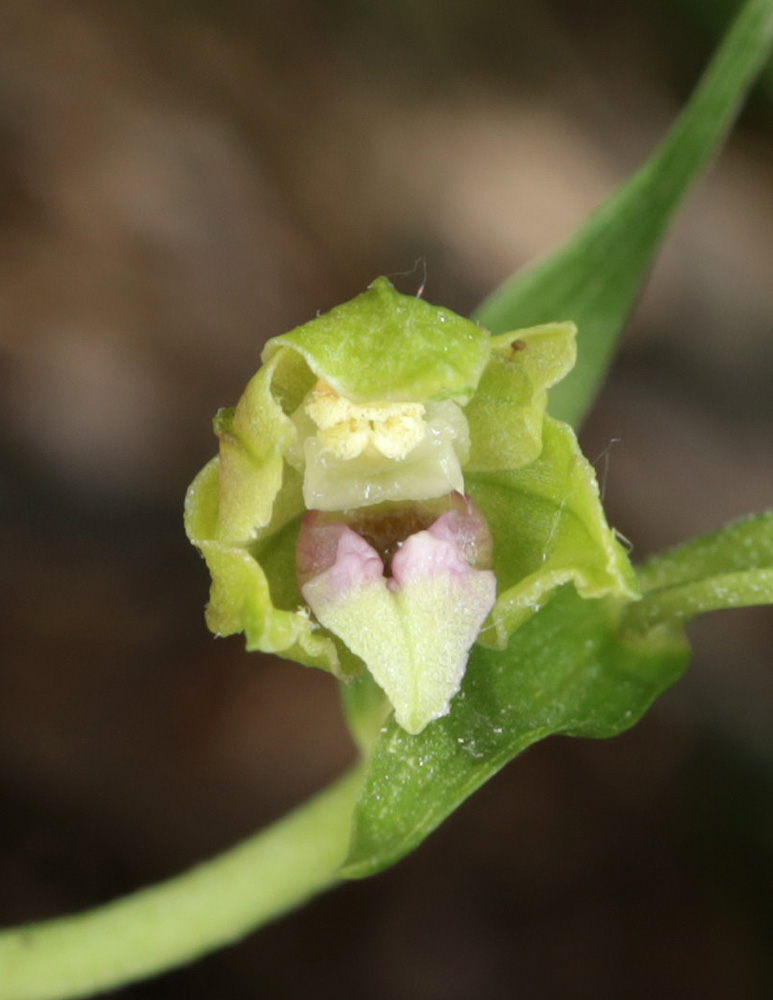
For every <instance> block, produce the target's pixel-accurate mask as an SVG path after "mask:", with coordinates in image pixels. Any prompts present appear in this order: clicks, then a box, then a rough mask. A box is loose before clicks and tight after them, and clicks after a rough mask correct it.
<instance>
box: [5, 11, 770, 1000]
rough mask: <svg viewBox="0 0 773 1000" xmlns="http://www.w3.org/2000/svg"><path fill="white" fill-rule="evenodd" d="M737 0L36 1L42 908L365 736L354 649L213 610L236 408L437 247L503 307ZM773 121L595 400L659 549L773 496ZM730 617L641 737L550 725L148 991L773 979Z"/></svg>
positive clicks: (22, 642) (755, 123) (27, 705)
mask: <svg viewBox="0 0 773 1000" xmlns="http://www.w3.org/2000/svg"><path fill="white" fill-rule="evenodd" d="M735 6H736V4H735V3H731V2H729V0H727V2H724V0H713V2H711V3H708V2H700V0H678V2H671V3H667V2H665V0H659V2H655V3H644V2H643V0H635V2H634V0H631V2H628V3H619V2H616V0H542V2H540V0H524V2H521V3H517V4H510V5H508V4H504V3H501V2H497V0H477V2H475V0H455V2H453V3H446V4H439V3H432V2H429V0H399V2H395V3H392V4H386V3H367V2H363V0H360V2H358V0H332V2H328V3H325V2H323V0H284V2H281V3H280V2H278V0H265V2H259V0H254V2H252V3H249V2H247V0H221V2H219V3H215V2H212V0H188V2H183V0H168V2H167V3H164V4H158V3H151V2H150V0H141V2H128V0H127V2H121V0H113V2H110V3H105V2H104V0H81V2H78V0H56V2H52V0H49V2H45V0H38V2H35V3H30V2H29V0H0V336H1V337H2V340H1V342H0V350H1V351H2V353H1V354H0V358H1V366H2V367H0V406H1V407H2V410H1V413H2V424H1V426H0V450H1V452H2V468H3V473H2V479H0V515H1V517H0V532H2V536H1V538H2V549H3V553H4V556H3V559H2V564H1V567H2V568H1V570H0V580H2V586H3V589H4V593H3V599H2V604H0V655H1V656H2V668H1V672H0V797H1V798H2V804H3V807H2V816H3V821H2V823H1V824H0V917H1V918H2V920H3V921H4V922H6V923H12V922H17V921H21V920H27V919H34V918H40V917H45V916H49V915H54V914H59V913H62V912H65V911H68V910H71V909H76V908H80V907H84V906H89V905H92V904H94V903H96V902H98V901H101V900H103V899H107V898H110V897H111V896H113V895H117V894H119V893H123V892H126V891H128V890H130V889H132V888H134V887H136V886H138V885H140V884H144V883H146V882H148V881H152V880H157V879H161V878H164V877H167V876H168V875H170V874H172V873H174V872H176V871H178V870H180V869H182V868H184V867H185V866H187V865H188V864H190V863H192V862H194V861H196V860H199V859H200V858H202V857H204V856H206V855H208V854H211V853H214V852H215V851H217V850H219V849H222V848H224V847H226V846H228V845H230V844H231V843H233V842H234V841H235V840H237V839H239V838H241V837H243V836H245V835H247V834H249V833H250V832H251V831H253V830H254V829H256V828H257V827H258V826H260V825H262V824H263V823H265V822H267V821H269V820H270V819H272V818H273V817H275V816H278V815H279V814H280V813H282V812H283V811H284V810H286V809H287V808H289V807H290V806H292V805H293V804H295V803H296V802H299V801H300V800H301V799H302V798H304V797H305V796H306V795H308V794H309V793H311V792H312V791H313V790H315V789H317V788H319V787H320V786H321V785H322V784H324V783H325V782H326V781H327V780H329V779H330V778H332V777H333V776H334V775H335V774H337V773H338V772H339V771H340V770H341V769H342V768H343V767H345V766H346V764H347V762H348V760H349V759H350V758H351V755H352V750H351V747H350V745H349V742H348V739H347V737H346V735H345V732H344V728H343V725H342V722H341V718H340V713H339V709H338V703H337V694H336V690H335V685H334V684H333V682H332V681H331V680H330V679H329V678H328V677H326V676H324V675H323V674H322V673H320V672H316V671H312V670H307V669H304V668H301V667H298V666H296V665H293V664H288V663H285V662H279V661H272V660H269V659H267V658H266V659H262V658H260V657H258V656H255V655H252V656H247V655H246V654H245V653H244V652H243V650H242V647H241V643H240V641H239V640H238V639H234V640H222V641H214V640H212V639H211V637H210V636H209V635H208V634H207V633H206V631H205V629H204V625H203V619H202V607H203V604H204V601H205V598H206V590H207V580H206V576H205V571H204V567H203V564H202V563H201V561H200V560H199V559H198V557H197V556H196V554H195V553H194V552H193V550H191V549H190V548H189V547H188V546H187V543H186V542H185V539H184V537H183V533H182V527H181V518H180V508H181V502H182V496H183V493H184V490H185V487H186V485H187V483H188V481H189V480H190V479H191V478H192V476H193V475H194V473H195V472H196V471H197V470H198V468H199V467H200V466H201V465H202V464H203V462H204V461H205V460H206V459H207V458H208V457H209V456H210V454H212V452H213V450H214V446H215V442H214V438H213V437H212V435H211V431H210V418H211V416H212V414H213V413H214V411H215V409H216V408H217V407H218V406H219V405H226V404H230V403H233V402H234V401H235V400H236V399H237V397H238V395H239V393H240V391H241V387H242V386H243V384H244V382H245V381H246V379H247V378H248V377H249V375H250V374H251V373H252V372H253V371H254V369H255V368H256V366H257V362H258V355H259V353H260V349H261V345H262V343H263V341H264V340H265V339H266V338H267V337H269V336H271V335H274V334H278V333H280V332H282V331H284V330H285V329H287V328H289V327H290V326H292V325H295V324H297V323H299V322H303V321H305V320H306V319H308V318H310V317H311V316H313V315H314V313H315V311H316V310H318V309H322V310H324V309H327V308H329V307H330V306H332V305H334V304H335V303H337V302H339V301H342V300H344V299H347V298H349V297H351V296H353V295H354V294H356V293H357V292H359V291H361V290H362V289H363V288H364V287H365V285H366V284H367V283H368V282H369V281H370V280H372V278H374V277H375V276H376V275H378V274H382V273H388V274H391V275H397V274H399V272H410V271H411V270H412V269H413V268H414V265H415V264H416V268H415V270H414V271H413V273H410V274H408V275H405V276H403V277H397V278H396V279H395V280H396V281H397V283H398V286H399V287H400V288H401V290H403V291H406V292H409V291H415V290H416V288H418V285H419V284H420V283H421V281H422V280H423V274H424V262H426V274H427V288H426V296H427V298H428V299H429V300H430V301H435V302H440V303H443V304H445V305H448V306H451V307H453V308H455V309H457V310H458V311H460V312H462V313H466V312H469V311H470V310H471V309H472V308H473V307H474V306H475V305H476V304H477V303H478V302H479V301H480V299H481V298H482V297H483V296H484V295H485V294H486V293H487V292H488V291H490V290H491V288H492V287H493V286H494V285H495V284H496V283H498V282H499V281H500V280H502V279H503V278H504V277H506V276H507V275H508V274H509V273H511V272H512V271H513V270H514V269H515V268H517V267H519V266H521V265H523V264H524V263H525V262H527V261H529V260H531V259H532V258H533V257H535V256H536V255H539V254H541V253H544V252H547V251H548V250H550V249H551V248H553V247H554V246H556V245H557V243H558V242H560V240H561V239H562V238H563V237H564V236H566V235H568V234H569V233H570V232H571V231H572V229H573V228H574V227H575V226H576V225H577V224H578V223H579V222H580V221H581V220H582V219H583V218H584V217H585V216H586V214H587V213H588V211H589V210H590V209H591V208H592V207H593V206H594V205H595V204H597V203H598V201H599V200H600V199H601V198H603V197H604V196H605V195H606V194H607V193H609V192H610V191H611V190H612V189H613V188H614V186H615V185H616V184H617V183H618V182H620V181H621V180H622V179H623V178H624V177H625V176H626V175H627V174H628V173H629V172H630V171H631V170H632V169H633V168H634V167H635V166H636V165H637V164H638V163H639V162H640V160H641V159H642V158H643V157H644V156H646V155H647V153H648V151H649V150H650V149H651V147H652V145H653V143H654V142H655V141H656V140H657V138H659V137H660V136H661V134H662V133H663V131H664V130H665V128H666V127H667V125H668V123H669V122H670V121H671V120H672V118H673V116H674V115H675V113H676V112H677V109H678V108H679V106H680V105H681V103H682V102H683V101H684V99H685V97H686V95H687V94H688V92H689V89H690V87H691V85H692V83H693V82H694V80H695V78H696V76H697V74H698V72H699V70H700V68H701V66H702V65H703V64H704V62H705V60H706V58H707V57H708V54H709V52H710V51H711V48H712V46H713V44H714V43H715V41H716V38H717V36H718V31H719V30H720V28H721V26H722V25H723V24H724V22H725V21H726V19H727V17H728V15H729V13H730V11H731V10H732V9H734V8H735ZM772 122H773V75H772V74H771V72H770V71H768V74H767V76H766V78H765V80H764V81H763V84H762V85H761V86H760V87H759V88H758V90H757V91H756V93H755V96H754V99H753V100H752V102H751V105H750V108H749V110H748V112H747V114H746V115H745V116H744V119H743V121H742V123H741V125H740V127H739V128H738V130H737V131H736V133H735V135H734V138H733V140H732V142H731V144H730V146H729V148H728V149H727V150H726V152H725V153H724V155H723V157H722V159H721V161H720V163H719V164H718V166H717V167H716V168H715V169H714V170H713V171H712V173H711V175H710V177H708V178H707V180H706V181H704V183H703V184H702V185H701V187H700V190H699V191H697V192H696V194H695V195H694V197H693V199H692V200H691V202H690V204H689V207H688V208H687V209H686V211H685V212H684V213H683V214H682V216H681V217H680V221H679V223H678V225H677V226H676V228H675V229H674V231H673V233H672V235H671V237H670V239H669V242H668V245H667V246H666V248H665V250H664V252H663V254H662V256H661V259H660V262H659V264H658V266H657V268H656V270H655V273H654V275H653V279H652V281H651V283H650V285H649V288H648V290H647V293H646V295H645V296H644V297H643V300H642V302H641V305H640V308H639V310H638V312H637V315H636V317H635V318H634V320H633V322H632V324H631V327H630V330H629V332H628V336H627V340H626V345H625V347H624V350H623V352H622V354H621V357H620V359H619V363H618V365H617V366H616V369H615V371H614V374H613V377H612V379H611V381H610V383H609V385H608V387H607V389H606V390H605V392H604V394H603V396H602V398H601V399H600V401H599V403H598V406H597V407H596V409H595V411H594V413H593V415H592V418H591V419H590V421H589V423H588V425H587V427H586V429H585V442H584V443H585V447H586V451H587V453H588V455H589V456H590V457H591V458H592V459H593V458H598V461H597V466H598V468H599V471H600V474H601V475H602V476H603V478H604V479H605V482H606V496H607V503H608V508H609V512H610V518H611V520H612V521H613V523H614V524H615V525H616V526H617V527H618V528H619V529H620V530H621V531H622V532H623V533H624V534H625V535H626V536H627V537H628V538H629V539H631V541H632V543H633V546H634V555H635V557H637V558H643V557H645V556H646V555H647V554H648V553H650V552H652V551H656V550H657V549H659V548H662V547H664V546H667V545H671V544H674V543H676V542H678V541H680V540H682V539H684V538H686V537H688V536H691V535H694V534H697V533H699V532H703V531H708V530H711V529H712V528H715V527H718V526H720V525H721V524H722V523H724V522H725V521H726V520H728V519H730V518H732V517H735V516H737V515H740V514H742V513H745V512H747V511H752V510H761V509H764V508H766V507H769V506H770V504H771V497H772V496H773V461H771V459H772V458H773V455H772V454H771V420H772V418H773V395H772V394H771V391H770V387H771V384H773V340H771V333H772V332H773V329H772V327H773V321H772V320H771V316H772V315H773V281H771V268H772V266H773V145H772V144H771V137H772V133H771V123H772ZM417 261H418V263H416V262H417ZM556 318H557V319H563V318H566V317H556ZM693 634H694V639H695V646H696V656H695V662H694V666H693V668H692V671H691V673H690V675H689V676H688V678H687V679H686V680H685V681H683V682H682V683H681V684H680V685H679V686H678V687H677V688H676V689H675V690H674V691H673V692H671V693H669V694H668V695H667V696H666V697H664V698H663V699H662V701H661V702H660V704H659V705H658V706H657V708H656V709H655V710H654V711H653V712H652V714H651V715H650V716H649V717H648V718H647V719H646V720H645V721H644V722H643V723H642V724H641V725H640V726H639V727H638V728H637V729H635V730H634V731H633V732H631V733H630V734H628V735H626V736H624V737H622V738H620V739H618V740H617V741H616V742H615V743H614V744H608V743H598V744H594V743H583V742H579V741H567V740H553V741H549V742H548V743H546V744H544V745H542V746H540V747H537V748H535V749H534V750H533V751H532V752H530V753H529V754H527V755H526V756H525V757H524V758H523V759H522V760H520V761H519V762H517V763H515V764H513V765H511V766H510V767H509V768H508V769H506V771H505V772H503V774H502V775H500V776H499V778H498V779H496V780H495V781H494V782H492V783H491V784H490V785H489V786H488V787H487V788H485V789H484V790H483V791H482V792H480V793H479V794H478V795H477V796H476V797H475V798H474V799H473V800H472V801H471V802H470V803H468V804H467V805H466V806H465V807H464V808H463V809H462V810H460V812H459V813H458V814H457V815H456V816H455V817H454V818H453V819H452V820H451V821H449V822H448V823H447V824H446V826H445V827H444V828H443V829H442V830H441V831H439V832H438V833H437V834H436V835H435V836H434V837H433V838H432V839H431V840H430V842H429V843H428V844H427V845H426V846H425V847H424V848H423V849H422V850H420V851H419V852H418V853H417V854H415V855H414V856H412V857H411V858H410V859H408V860H407V861H405V862H404V863H403V864H401V865H400V866H398V867H397V868H395V869H393V870H392V871H390V872H388V873H386V874H384V875H382V876H380V877H378V878H377V879H375V880H372V881H370V882H366V883H361V884H354V885H351V886H348V887H345V888H343V889H341V890H338V891H337V892H336V893H334V894H331V895H328V896H326V897H323V898H321V899H319V900H317V901H316V902H315V903H313V904H312V905H311V906H310V907H308V908H307V909H306V910H304V911H302V912H299V913H298V914H295V915H293V916H290V917H288V918H286V919H285V920H283V921H281V922H280V923H278V924H276V925H275V926H273V927H271V928H269V929H267V930H266V931H264V932H262V933H260V934H259V935H257V936H255V937H253V938H251V939H249V940H248V941H246V942H244V943H243V944H242V945H240V946H238V947H236V948H233V949H230V950H228V951H225V952H223V953H221V954H219V955H216V956H213V957H212V958H210V959H207V960H206V961H204V962H202V963H200V964H199V965H197V966H194V967H192V968H191V969H188V970H181V971H177V972H173V973H171V974H169V975H167V976H164V977H162V978H161V979H159V980H156V981H154V982H151V983H147V984H142V985H138V986H134V987H131V988H127V989H125V990H123V991H120V992H119V993H118V994H116V995H117V996H127V997H138V998H156V997H158V998H172V997H175V998H178V997H179V998H183V997H185V998H192V1000H195V998H199V997H201V998H205V997H206V998H209V997H217V998H224V1000H231V998H234V1000H237V998H242V997H250V998H258V997H260V998H262V997H266V998H271V1000H273V998H282V1000H284V998H287V1000H295V998H301V997H306V996H314V997H317V998H321V1000H324V998H327V997H331V998H332V997H336V998H340V997H344V998H348V997H368V998H374V1000H441V998H442V1000H463V998H468V997H476V998H477V997H480V998H483V1000H500V998H502V1000H504V998H508V1000H509V998H515V1000H585V998H589V1000H590V998H594V1000H618V998H621V997H626V998H645V997H647V998H649V997H652V996H658V995H664V994H665V995H670V996H679V997H683V998H692V997H696V998H698V997H700V998H702V1000H713V998H716V1000H720V998H721V1000H724V998H734V1000H737V998H757V997H760V998H763V997H769V996H771V995H773V896H772V894H771V893H772V890H773V885H772V884H771V880H773V797H772V793H773V725H772V722H773V652H772V651H771V646H772V644H773V642H772V640H773V616H771V613H770V612H769V611H765V610H761V611H749V612H737V613H733V614H729V613H726V614H724V615H722V616H715V617H714V618H713V619H709V620H707V621H705V622H703V623H701V624H700V626H699V627H697V628H696V629H694V633H693Z"/></svg>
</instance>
